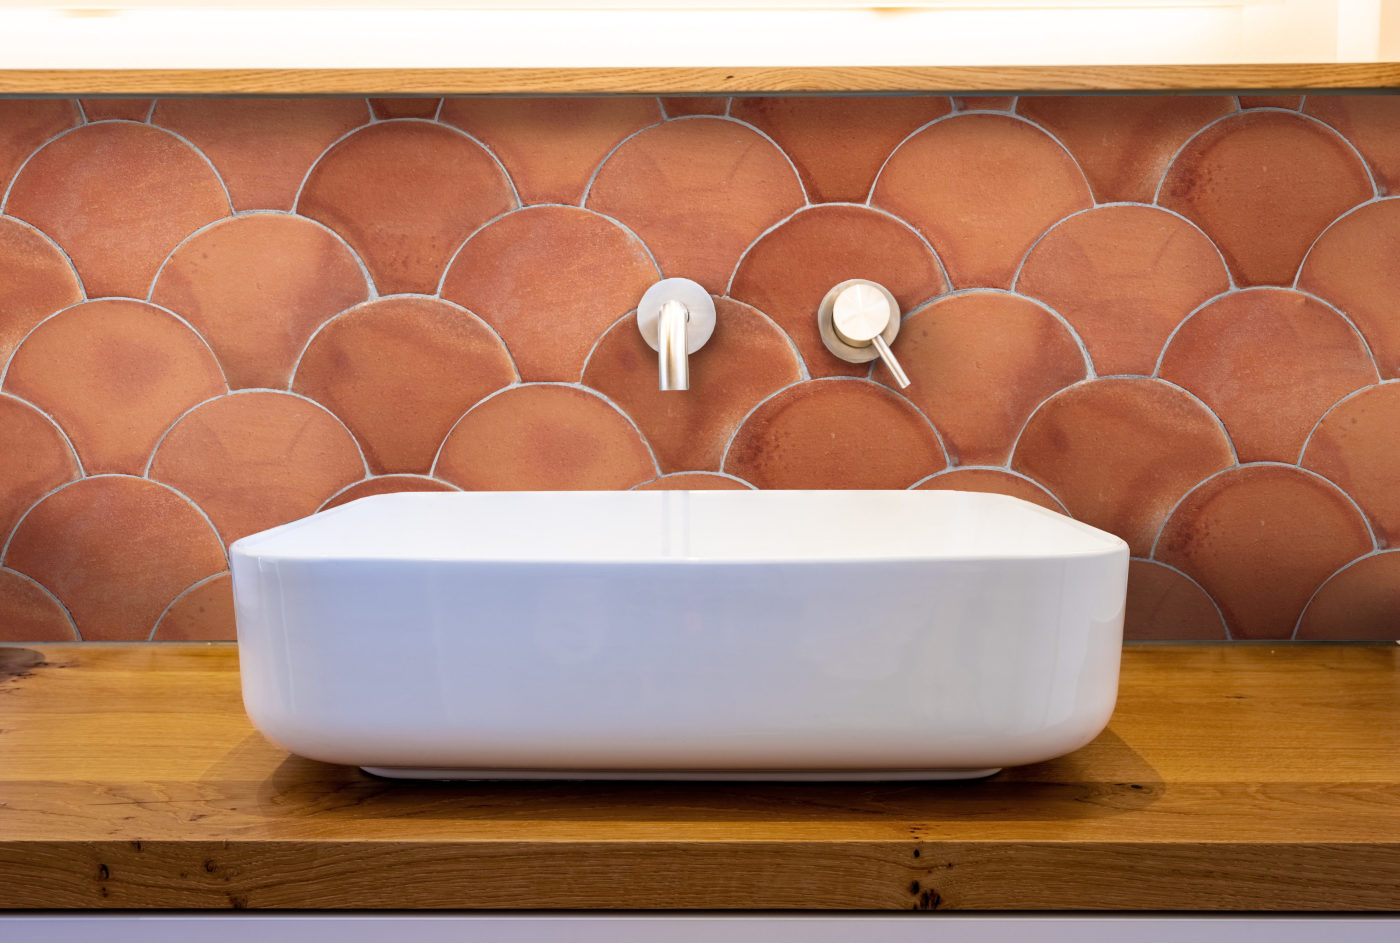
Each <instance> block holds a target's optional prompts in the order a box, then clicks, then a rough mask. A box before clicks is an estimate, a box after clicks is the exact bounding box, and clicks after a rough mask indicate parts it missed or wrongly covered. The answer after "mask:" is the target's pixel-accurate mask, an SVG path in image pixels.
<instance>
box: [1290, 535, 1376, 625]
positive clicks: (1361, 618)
mask: <svg viewBox="0 0 1400 943" xmlns="http://www.w3.org/2000/svg"><path fill="white" fill-rule="evenodd" d="M1296 637H1297V638H1300V639H1321V640H1324V641H1328V642H1345V641H1359V640H1381V641H1384V640H1390V639H1400V551H1391V552H1390V553H1378V554H1376V555H1375V556H1370V557H1364V558H1362V559H1361V560H1358V561H1356V563H1354V564H1352V565H1350V566H1347V567H1346V568H1344V569H1342V570H1340V571H1339V572H1337V573H1336V574H1334V575H1333V576H1332V578H1331V579H1329V580H1328V581H1327V582H1326V583H1323V584H1322V588H1321V589H1319V590H1318V591H1317V595H1316V596H1314V597H1313V598H1312V601H1311V602H1310V603H1308V608H1307V609H1305V610H1304V611H1303V618H1302V619H1301V620H1299V622H1298V634H1297V636H1296Z"/></svg>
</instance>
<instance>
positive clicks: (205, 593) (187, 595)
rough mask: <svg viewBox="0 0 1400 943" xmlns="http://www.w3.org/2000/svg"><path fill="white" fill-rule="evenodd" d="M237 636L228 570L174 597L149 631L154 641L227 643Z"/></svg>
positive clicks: (231, 580) (231, 586)
mask: <svg viewBox="0 0 1400 943" xmlns="http://www.w3.org/2000/svg"><path fill="white" fill-rule="evenodd" d="M236 638H238V631H237V628H236V626H235V624H234V618H233V579H232V577H230V576H229V574H228V573H227V572H225V573H220V574H219V575H218V576H214V577H210V578H209V579H206V580H204V581H203V582H200V583H196V584H195V585H193V586H191V587H190V588H189V589H187V590H185V591H184V592H183V593H182V594H180V595H179V596H177V597H176V598H175V600H174V601H173V602H172V603H171V604H170V608H169V609H167V610H165V612H164V613H163V614H162V615H161V617H160V620H159V621H158V622H156V626H155V631H154V632H153V633H152V634H151V641H153V642H227V641H233V640H234V639H236Z"/></svg>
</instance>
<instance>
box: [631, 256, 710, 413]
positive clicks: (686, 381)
mask: <svg viewBox="0 0 1400 943" xmlns="http://www.w3.org/2000/svg"><path fill="white" fill-rule="evenodd" d="M637 327H638V329H639V330H640V331H641V332H642V337H643V338H645V340H646V342H647V343H648V344H649V345H651V348H652V350H654V351H656V367H657V379H658V382H657V387H658V389H662V390H688V389H690V355H691V354H693V353H695V352H696V351H697V350H699V349H700V348H701V347H703V346H704V344H705V342H706V341H707V340H709V339H710V335H711V334H713V333H714V330H715V302H714V299H713V298H711V297H710V293H709V292H707V291H705V289H704V288H703V287H701V286H700V285H699V284H697V283H696V282H692V281H691V280H690V279H688V278H667V279H663V280H661V281H659V282H657V283H656V284H655V285H652V286H651V287H650V288H648V289H647V292H646V294H644V295H642V300H641V301H640V302H638V304H637Z"/></svg>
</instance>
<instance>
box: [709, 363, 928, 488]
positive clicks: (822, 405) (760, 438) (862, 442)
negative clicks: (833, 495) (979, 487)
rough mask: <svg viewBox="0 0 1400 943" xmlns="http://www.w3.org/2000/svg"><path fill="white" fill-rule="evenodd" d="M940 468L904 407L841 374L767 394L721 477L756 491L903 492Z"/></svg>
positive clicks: (917, 418) (908, 406)
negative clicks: (738, 480)
mask: <svg viewBox="0 0 1400 943" xmlns="http://www.w3.org/2000/svg"><path fill="white" fill-rule="evenodd" d="M945 465H946V461H945V459H944V457H943V450H942V449H941V448H940V447H939V443H938V437H937V435H936V434H935V433H934V431H933V429H932V428H931V427H930V426H929V424H928V420H927V419H925V418H924V416H923V415H922V414H921V413H920V412H919V410H918V409H917V408H916V407H915V406H914V405H913V404H912V403H910V402H909V401H908V400H906V399H904V398H903V397H901V396H899V395H898V394H896V393H893V392H891V391H890V390H887V389H886V388H884V387H883V386H880V385H879V384H876V383H871V382H869V381H867V380H857V379H852V378H849V377H840V378H832V379H826V380H812V381H810V382H808V383H801V384H798V385H797V386H792V387H789V388H788V389H786V390H784V391H783V392H781V393H779V394H777V395H776V396H774V397H772V398H771V399H769V400H768V401H767V402H765V403H763V405H761V406H759V407H758V408H757V409H756V410H754V411H753V413H752V414H751V415H750V416H749V418H748V419H747V420H746V421H745V422H744V424H743V425H742V426H741V427H740V428H739V431H738V433H737V434H736V435H735V436H734V441H733V443H732V444H731V445H730V447H729V451H728V453H727V454H726V455H725V458H724V471H725V472H727V473H729V474H731V475H735V476H737V477H739V478H742V479H744V480H745V481H748V482H752V483H753V484H754V485H755V486H757V487H759V488H907V487H909V486H910V485H912V484H914V482H916V481H918V480H919V479H921V478H924V477H926V476H928V475H931V474H933V473H934V472H938V471H942V470H943V468H944V466H945Z"/></svg>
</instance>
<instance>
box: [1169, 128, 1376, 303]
mask: <svg viewBox="0 0 1400 943" xmlns="http://www.w3.org/2000/svg"><path fill="white" fill-rule="evenodd" d="M1374 195H1375V189H1374V187H1373V185H1372V183H1371V178H1370V176H1369V174H1368V173H1367V171H1366V168H1365V166H1364V165H1363V164H1362V162H1361V159H1360V158H1359V157H1358V156H1357V155H1356V152H1355V151H1354V150H1353V149H1352V148H1351V146H1350V145H1349V144H1347V142H1346V141H1345V140H1343V139H1342V137H1341V136H1340V135H1338V134H1337V133H1336V132H1335V131H1333V130H1331V129H1330V128H1328V127H1327V126H1326V125H1324V124H1323V123H1322V122H1320V121H1314V120H1312V119H1310V118H1305V117H1303V116H1301V115H1296V114H1286V113H1284V112H1280V111H1268V110H1265V111H1250V112H1244V113H1241V114H1238V115H1233V116H1230V117H1227V118H1224V119H1222V120H1221V121H1219V122H1217V123H1216V124H1213V125H1211V126H1210V127H1209V128H1207V129H1206V130H1204V131H1202V132H1201V133H1200V134H1198V135H1197V136H1196V137H1194V138H1192V139H1191V141H1190V142H1189V143H1188V144H1187V145H1186V146H1185V147H1184V148H1183V149H1182V151H1181V153H1180V154H1178V155H1177V157H1176V159H1175V160H1174V161H1173V163H1172V166H1171V168H1170V169H1169V170H1168V171H1167V174H1166V177H1165V178H1164V179H1163V181H1162V187H1161V190H1160V191H1159V193H1158V195H1157V202H1158V203H1159V204H1161V205H1162V206H1165V207H1167V208H1168V209H1171V210H1175V211H1177V212H1179V213H1181V215H1183V216H1185V217H1186V218H1187V219H1189V220H1191V221H1192V222H1194V223H1195V224H1196V225H1198V226H1200V227H1201V229H1203V230H1204V231H1205V233H1206V235H1208V236H1210V237H1211V239H1212V240H1213V241H1214V242H1215V244H1216V246H1218V247H1219V249H1220V251H1221V254H1223V255H1224V256H1225V261H1226V262H1227V263H1228V264H1229V266H1230V270H1231V271H1232V272H1233V273H1234V276H1235V281H1236V282H1237V283H1238V284H1240V285H1244V286H1249V285H1287V284H1292V282H1293V279H1294V275H1295V273H1296V272H1297V271H1298V264H1299V263H1300V262H1301V261H1302V260H1303V256H1304V255H1305V254H1306V253H1307V251H1308V247H1309V246H1311V245H1312V244H1313V241H1314V240H1315V239H1316V238H1317V237H1318V235H1319V234H1321V233H1322V231H1323V230H1324V229H1326V228H1327V226H1328V225H1329V224H1330V223H1331V222H1332V221H1333V220H1335V219H1336V218H1337V217H1338V216H1340V215H1342V214H1343V213H1344V212H1346V211H1347V210H1349V209H1351V208H1352V207H1354V206H1356V205H1357V204H1359V203H1362V202H1364V201H1365V200H1369V199H1371V198H1372V197H1373V196H1374Z"/></svg>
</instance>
